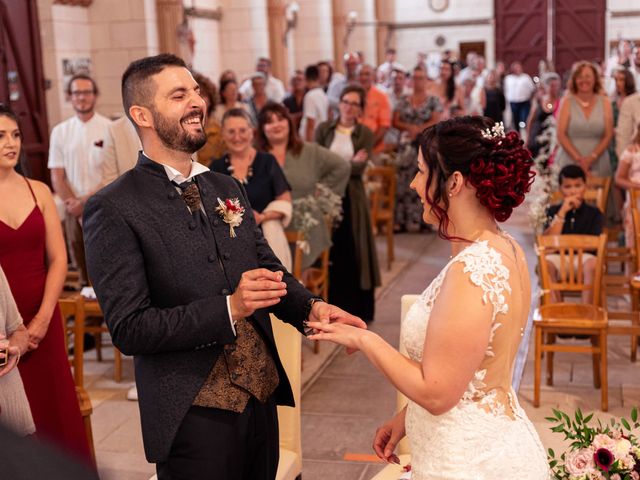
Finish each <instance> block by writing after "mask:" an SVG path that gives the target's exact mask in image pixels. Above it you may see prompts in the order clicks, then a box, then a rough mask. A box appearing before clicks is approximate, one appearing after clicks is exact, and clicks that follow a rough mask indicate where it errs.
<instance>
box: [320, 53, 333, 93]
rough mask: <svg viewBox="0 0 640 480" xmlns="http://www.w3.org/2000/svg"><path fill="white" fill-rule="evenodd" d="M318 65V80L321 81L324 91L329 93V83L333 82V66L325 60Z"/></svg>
mask: <svg viewBox="0 0 640 480" xmlns="http://www.w3.org/2000/svg"><path fill="white" fill-rule="evenodd" d="M317 67H318V73H319V77H318V81H319V82H320V85H321V86H322V90H324V93H327V91H328V90H329V85H330V84H331V79H332V78H333V67H332V66H331V63H329V62H327V61H324V60H323V61H321V62H318V63H317Z"/></svg>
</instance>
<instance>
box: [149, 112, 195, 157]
mask: <svg viewBox="0 0 640 480" xmlns="http://www.w3.org/2000/svg"><path fill="white" fill-rule="evenodd" d="M151 115H152V117H153V123H154V125H155V127H156V132H157V133H158V137H159V138H160V141H161V142H162V144H163V145H164V146H165V147H167V148H169V149H171V150H179V151H181V152H185V153H195V152H197V151H198V150H200V149H201V148H202V147H203V146H204V144H205V143H207V134H206V133H205V131H204V127H203V128H202V129H201V130H200V132H198V133H195V134H191V133H189V132H187V131H186V130H185V129H184V128H183V126H182V122H183V121H184V120H186V119H188V118H192V117H194V116H198V117H199V118H200V122H201V123H202V120H203V118H204V115H202V114H200V115H198V114H195V115H194V114H191V115H187V116H185V117H182V118H181V119H180V121H179V122H178V123H177V124H176V122H175V121H173V120H169V119H168V118H167V117H165V116H163V115H162V114H161V113H160V112H158V111H156V110H155V109H153V108H151Z"/></svg>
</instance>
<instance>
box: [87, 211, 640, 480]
mask: <svg viewBox="0 0 640 480" xmlns="http://www.w3.org/2000/svg"><path fill="white" fill-rule="evenodd" d="M505 229H506V230H508V231H509V232H510V233H511V234H512V235H513V236H514V237H515V238H516V239H517V240H518V241H520V242H521V244H522V245H523V246H524V247H525V249H526V251H527V257H528V261H529V265H530V267H532V266H533V265H534V261H535V257H534V252H533V248H532V236H531V234H530V228H529V226H528V224H527V222H526V218H525V215H524V213H522V212H520V213H519V214H516V215H515V216H514V219H513V220H511V221H510V222H508V224H507V225H506V226H505ZM378 251H379V253H380V261H381V262H380V263H381V265H382V269H383V287H382V288H381V289H379V291H378V293H377V303H376V320H375V322H373V324H372V325H371V329H372V330H374V331H376V332H377V333H378V334H380V335H381V336H383V337H384V338H385V339H387V341H389V342H390V343H391V344H393V345H396V346H397V343H398V336H399V330H400V326H399V317H400V313H399V312H400V297H401V296H402V295H403V294H407V293H420V292H421V291H422V290H423V289H424V288H425V287H426V286H427V285H428V283H429V282H430V281H431V279H432V278H433V277H434V276H435V275H436V273H437V272H438V271H439V270H440V268H442V266H443V265H444V264H445V263H446V261H447V260H448V257H449V250H448V246H447V245H446V243H445V242H443V241H442V240H439V239H438V238H437V237H436V236H435V235H434V234H402V235H397V236H396V259H397V260H396V262H395V263H394V265H393V268H392V270H391V271H390V272H387V271H386V268H385V267H386V259H385V253H384V252H385V251H386V247H385V244H384V240H383V239H382V238H380V239H379V243H378ZM531 270H532V271H533V269H532V268H531ZM525 340H526V341H527V342H528V343H527V345H528V344H530V342H531V340H530V336H527V337H525ZM303 347H304V348H303V358H304V370H303V396H302V448H303V478H304V480H324V479H341V480H365V479H369V478H371V477H372V476H374V475H375V474H376V472H378V471H379V470H380V469H381V468H382V465H381V464H379V463H377V462H375V461H373V459H372V457H371V454H372V453H373V452H372V449H371V443H372V440H373V435H374V432H375V430H376V428H377V427H378V426H379V425H381V424H382V423H383V422H384V421H386V420H387V419H388V418H389V417H390V416H391V415H392V414H393V413H394V409H395V402H396V395H395V391H394V389H393V388H392V387H390V386H389V384H388V383H387V382H385V381H384V380H383V378H382V376H381V375H380V374H378V373H377V371H376V370H375V369H374V368H373V367H371V366H370V365H369V364H368V362H366V360H365V359H364V357H363V356H362V355H361V354H355V355H352V356H347V355H346V354H345V353H344V351H343V350H342V349H339V348H332V347H331V346H330V345H327V344H323V345H321V348H320V352H319V354H317V355H316V354H314V353H313V351H312V345H311V343H310V342H309V343H305V344H304V346H303ZM109 354H110V349H108V348H107V349H105V356H108V355H109ZM521 358H522V361H521V362H519V365H521V366H522V368H520V370H523V373H522V375H521V379H520V378H517V379H516V380H517V381H519V382H520V388H519V398H520V402H521V404H522V406H523V408H524V409H525V411H526V412H527V414H528V415H529V417H530V418H531V419H532V421H533V422H534V424H535V426H536V429H537V430H538V432H539V434H540V436H541V438H542V440H543V443H544V445H545V447H553V448H554V449H556V450H558V449H560V447H561V446H562V439H561V437H560V436H559V435H558V434H552V433H551V431H550V430H549V426H550V425H549V423H548V422H547V421H545V420H544V417H545V416H548V414H549V412H550V411H551V408H552V407H554V408H561V409H564V410H567V411H573V410H574V409H575V408H576V407H578V406H579V407H580V408H582V409H583V410H585V411H595V412H596V415H597V416H599V417H601V418H605V419H606V418H608V416H609V415H610V414H612V415H616V416H620V415H626V414H628V412H629V410H630V408H631V406H632V405H638V404H640V362H638V363H636V364H632V363H631V362H630V361H629V339H628V338H625V337H611V338H610V341H609V396H610V400H609V402H610V412H609V414H603V413H602V412H599V411H598V408H599V404H600V393H599V391H598V390H595V389H594V388H593V382H592V376H591V360H590V358H589V357H588V356H587V355H581V354H556V361H555V365H556V369H555V371H556V374H555V385H554V386H553V387H547V386H543V387H542V406H541V407H540V408H539V409H535V408H533V406H532V404H531V400H532V395H533V386H532V384H533V369H532V362H533V352H532V348H531V349H528V350H527V348H523V349H522V357H521ZM525 359H526V363H525ZM123 363H124V380H123V382H122V383H119V384H118V383H115V382H114V381H113V380H112V378H111V375H112V374H113V364H112V363H111V362H110V361H108V360H107V361H104V362H101V363H98V362H96V361H95V353H94V352H89V353H87V354H86V363H85V364H86V384H87V387H88V391H89V394H90V396H91V399H92V401H93V404H94V414H93V417H92V419H93V431H94V438H95V445H96V455H97V460H98V466H99V471H100V475H101V478H103V479H114V480H147V479H148V478H149V477H150V476H151V475H152V474H153V473H154V468H153V465H150V464H148V463H147V462H146V461H145V459H144V454H143V449H142V440H141V436H140V424H139V413H138V406H137V404H136V403H135V402H130V401H127V400H126V391H127V389H128V387H129V385H130V382H131V381H132V378H133V375H132V362H131V360H130V359H129V358H125V360H124V362H123Z"/></svg>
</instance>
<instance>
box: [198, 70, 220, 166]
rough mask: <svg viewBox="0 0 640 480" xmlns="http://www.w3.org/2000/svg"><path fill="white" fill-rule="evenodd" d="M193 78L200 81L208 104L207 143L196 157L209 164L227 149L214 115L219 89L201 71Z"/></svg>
mask: <svg viewBox="0 0 640 480" xmlns="http://www.w3.org/2000/svg"><path fill="white" fill-rule="evenodd" d="M193 78H194V79H195V80H196V82H198V86H199V87H200V95H201V96H202V98H203V99H204V103H205V104H206V106H207V124H206V125H205V128H204V131H205V133H206V134H207V143H205V144H204V146H203V147H202V148H201V149H200V150H198V152H197V157H196V158H197V159H198V162H200V163H201V164H203V165H206V166H209V164H210V163H211V161H212V160H214V159H216V158H220V157H221V156H222V155H224V152H225V151H226V146H225V144H224V140H223V139H222V132H221V128H220V122H218V121H216V120H215V118H214V116H213V111H214V109H215V108H216V103H217V100H218V91H217V89H216V86H215V85H214V83H213V82H212V81H211V80H209V78H207V77H206V76H204V75H202V74H201V73H197V72H194V73H193Z"/></svg>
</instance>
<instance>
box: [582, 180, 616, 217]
mask: <svg viewBox="0 0 640 480" xmlns="http://www.w3.org/2000/svg"><path fill="white" fill-rule="evenodd" d="M587 189H588V190H591V189H596V190H602V200H603V209H601V210H602V211H603V212H604V211H606V209H607V202H608V200H609V192H610V191H611V177H599V176H597V175H587Z"/></svg>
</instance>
